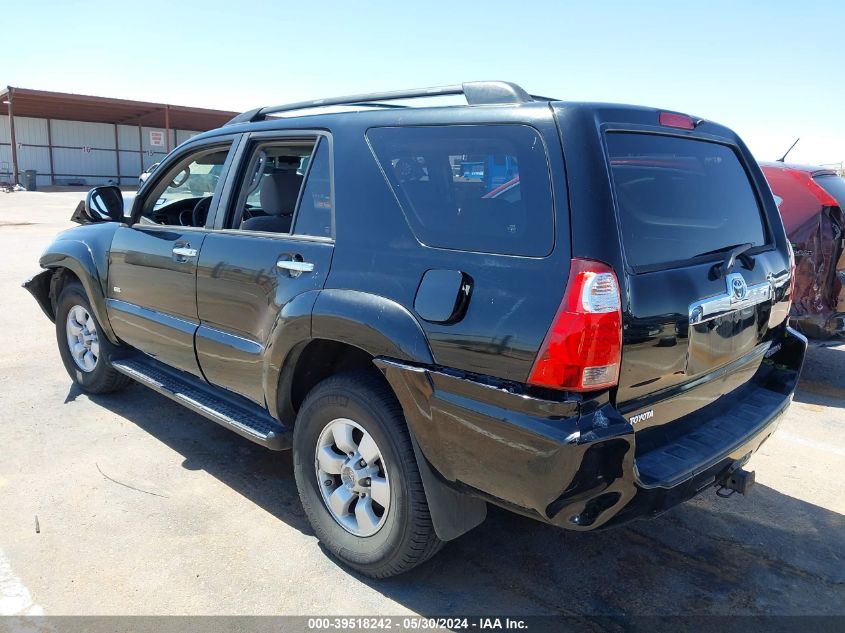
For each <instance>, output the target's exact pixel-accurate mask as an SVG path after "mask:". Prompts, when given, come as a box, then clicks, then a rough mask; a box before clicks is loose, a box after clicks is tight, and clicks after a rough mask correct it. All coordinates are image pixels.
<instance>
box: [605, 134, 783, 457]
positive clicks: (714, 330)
mask: <svg viewBox="0 0 845 633" xmlns="http://www.w3.org/2000/svg"><path fill="white" fill-rule="evenodd" d="M604 142H605V145H606V148H607V160H608V164H609V171H610V179H611V184H612V189H613V198H614V206H615V208H616V216H617V224H618V228H619V236H620V240H621V243H622V251H623V256H624V267H625V282H624V284H623V287H624V289H625V292H626V296H625V297H623V312H624V313H623V323H624V326H623V353H622V366H621V371H620V377H619V387H618V390H617V393H616V401H617V407H618V408H619V409H620V410H621V411H622V412H623V413H624V414H625V415H626V417H628V418H629V419H630V420H632V422H634V423H635V429H636V430H637V431H640V430H642V429H645V428H648V427H651V426H657V425H662V424H665V423H667V422H670V421H672V420H675V419H677V418H679V417H682V416H685V415H687V414H688V413H691V412H692V411H695V410H696V409H699V408H701V407H703V406H706V405H707V404H710V403H712V402H713V400H715V399H716V398H718V397H719V396H721V395H723V394H725V393H728V392H730V391H732V390H734V389H736V388H737V387H739V386H740V385H742V384H743V383H745V382H747V381H748V380H749V379H750V378H751V377H752V375H753V374H754V373H755V371H756V370H757V369H758V367H759V365H760V363H761V361H762V359H763V356H764V354H765V353H766V351H767V349H768V347H769V341H770V328H771V327H772V326H773V325H774V324H775V323H780V322H782V321H783V318H784V316H785V314H773V303H774V302H773V298H774V296H775V286H778V287H780V286H782V285H784V284H785V283H787V282H788V260H786V259H785V258H784V256H783V253H781V252H778V250H777V249H776V248H775V241H776V240H775V238H774V237H773V236H774V234H775V233H774V231H773V227H772V226H771V223H770V221H769V220H768V219H767V217H768V216H767V214H766V210H765V206H764V204H763V199H764V196H766V195H768V196H769V198H771V193H770V192H769V191H768V190H763V189H762V188H761V187H760V186H759V184H755V182H756V183H759V181H760V180H762V177H760V179H759V180H757V181H755V180H754V179H753V178H752V177H751V174H750V169H751V167H750V166H749V161H748V160H747V159H744V158H743V154H742V152H741V151H740V149H739V147H737V146H735V145H732V144H731V143H729V142H720V141H719V140H716V139H714V138H712V137H707V136H705V135H702V136H701V137H696V136H693V135H691V134H688V133H685V134H684V135H681V134H673V133H671V132H667V131H665V130H661V131H660V133H653V132H649V131H630V130H628V131H622V130H619V131H617V130H605V133H604ZM754 168H756V167H754ZM758 171H759V170H758ZM762 182H765V181H762ZM771 204H773V203H771V202H770V205H771ZM775 215H776V213H775ZM774 228H775V229H776V230H777V229H778V227H774ZM779 230H780V231H781V232H782V227H780V228H779ZM780 292H781V293H782V292H783V291H782V290H780ZM638 448H639V447H638Z"/></svg>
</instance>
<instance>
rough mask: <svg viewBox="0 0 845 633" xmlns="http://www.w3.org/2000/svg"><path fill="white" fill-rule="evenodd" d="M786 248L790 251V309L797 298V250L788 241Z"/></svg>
mask: <svg viewBox="0 0 845 633" xmlns="http://www.w3.org/2000/svg"><path fill="white" fill-rule="evenodd" d="M786 250H787V251H788V252H789V309H790V310H791V309H792V302H793V301H794V300H795V251H794V250H792V244H791V243H790V242H788V241H787V242H786Z"/></svg>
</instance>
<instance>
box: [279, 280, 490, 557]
mask: <svg viewBox="0 0 845 633" xmlns="http://www.w3.org/2000/svg"><path fill="white" fill-rule="evenodd" d="M284 329H286V328H282V330H284ZM283 347H285V348H286V349H287V350H288V353H287V354H286V356H285V358H284V361H283V362H282V363H281V364H280V370H279V373H278V381H277V388H276V390H275V392H274V393H273V402H272V406H273V407H275V408H271V409H270V410H271V411H277V412H278V414H279V417H280V419H281V420H283V421H284V420H293V419H294V418H295V415H296V411H297V409H298V406H299V404H301V402H302V401H303V400H304V398H305V395H306V394H307V393H308V391H309V390H310V389H311V388H312V387H313V386H315V385H316V384H318V383H319V382H320V381H322V380H324V379H325V378H328V377H329V376H331V375H334V374H336V373H340V372H343V371H350V370H355V369H372V370H373V371H374V372H377V373H378V375H379V377H380V379H381V380H383V381H384V382H385V384H386V385H387V386H388V388H389V389H390V391H391V392H392V393H393V395H394V397H396V399H397V401H398V402H399V404H400V406H401V407H402V409H403V413H404V415H405V419H406V428H407V429H408V434H409V435H410V438H411V444H412V446H413V449H414V455H415V457H416V461H417V467H418V468H419V470H420V476H421V478H422V483H423V489H424V491H425V494H426V499H427V501H428V505H429V510H430V512H431V518H432V522H433V524H434V529H435V532H436V533H437V535H438V537H439V538H440V539H441V540H444V541H448V540H452V539H455V538H457V537H458V536H460V535H462V534H464V533H465V532H467V531H469V530H470V529H472V528H473V527H475V526H477V525H478V524H480V523H481V522H482V521H483V520H484V518H485V517H486V515H487V505H486V503H485V502H484V501H483V500H481V499H478V498H475V497H468V496H467V495H465V494H463V493H461V492H459V491H457V490H455V489H454V488H452V487H450V486H448V485H447V484H445V483H444V482H443V481H442V479H441V478H440V477H439V476H438V475H437V474H436V472H435V471H434V469H433V468H432V466H431V465H430V464H429V462H428V460H427V459H426V458H425V456H424V455H423V453H422V451H421V450H420V447H419V444H418V442H417V439H416V437H415V434H414V430H413V428H412V426H411V425H410V424H408V416H409V412H408V411H407V410H406V406H407V402H408V400H407V398H403V397H400V394H397V393H396V390H395V389H396V384H395V381H391V380H389V378H388V377H387V376H386V375H385V374H386V366H385V365H384V363H383V362H382V361H383V359H394V360H401V361H404V362H409V363H413V364H416V365H427V366H431V365H433V364H434V359H433V356H432V354H431V349H430V348H429V345H428V341H427V339H426V337H425V334H424V333H423V330H422V328H421V327H420V324H419V323H418V322H417V320H416V318H415V317H414V316H413V315H412V314H411V313H410V312H409V311H408V310H407V309H406V308H404V307H403V306H402V305H400V304H399V303H397V302H395V301H392V300H390V299H387V298H385V297H380V296H376V295H371V294H368V293H363V292H359V291H352V290H323V291H320V292H319V293H318V295H317V297H316V298H315V299H314V302H313V309H312V311H311V328H310V337H309V338H307V339H300V340H298V341H296V342H295V343H289V344H285V345H283ZM270 403H271V402H270V392H268V405H270Z"/></svg>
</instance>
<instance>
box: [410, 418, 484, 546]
mask: <svg viewBox="0 0 845 633" xmlns="http://www.w3.org/2000/svg"><path fill="white" fill-rule="evenodd" d="M408 431H409V435H410V436H411V444H412V445H413V447H414V455H415V456H416V458H417V468H419V471H420V478H421V479H422V484H423V489H424V490H425V498H426V500H427V501H428V509H429V512H431V522H432V524H433V525H434V531H435V532H436V533H437V538H439V539H440V540H441V541H451V540H454V539H456V538H458V537H459V536H462V535H463V534H466V533H467V532H469V531H470V530H471V529H472V528H474V527H478V526H479V525H481V524H482V523H484V519H486V518H487V502H486V501H484V500H483V499H479V498H478V497H471V496H469V495H465V494H461V493H460V492H458V491H457V490H453V489H452V488H449V487H448V486H446V485H445V484H443V483H442V482H441V481H440V480H439V479H438V478H437V475H435V474H434V472H433V471H432V470H431V466H429V464H428V461H427V460H426V458H425V456H424V455H423V454H422V451H421V450H420V447H419V446H418V445H417V439H416V438H415V437H414V433H413V431H411V430H410V429H408Z"/></svg>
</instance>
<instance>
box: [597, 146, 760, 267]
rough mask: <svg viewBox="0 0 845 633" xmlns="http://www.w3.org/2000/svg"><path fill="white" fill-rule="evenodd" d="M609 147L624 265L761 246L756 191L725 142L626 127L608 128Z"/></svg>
mask: <svg viewBox="0 0 845 633" xmlns="http://www.w3.org/2000/svg"><path fill="white" fill-rule="evenodd" d="M607 147H608V151H609V154H610V155H609V158H610V168H611V173H612V175H613V187H614V190H615V193H616V204H617V208H618V213H619V221H620V224H621V228H622V239H623V242H624V248H625V256H626V258H627V261H628V264H629V265H631V266H633V267H635V268H637V267H651V266H660V265H662V264H668V263H670V262H680V261H685V260H688V259H691V258H693V257H696V256H699V255H704V254H709V253H711V252H714V251H719V250H722V249H724V248H726V247H729V246H735V245H739V244H745V243H751V244H752V245H754V246H762V245H764V244H765V243H766V234H765V230H764V228H763V222H762V216H761V214H760V206H759V203H758V201H757V196H756V195H755V194H754V190H753V188H752V187H751V183H750V181H749V180H748V175H747V174H746V172H745V169H743V167H742V165H741V163H740V162H739V159H738V158H737V156H736V154H735V153H734V151H733V150H732V149H730V148H729V147H727V146H725V145H720V144H718V143H709V142H706V141H699V140H692V139H686V138H678V137H673V136H661V135H658V134H633V133H627V132H611V133H608V134H607Z"/></svg>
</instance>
